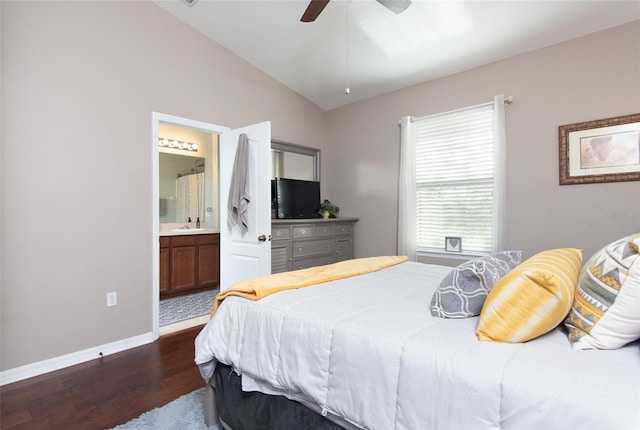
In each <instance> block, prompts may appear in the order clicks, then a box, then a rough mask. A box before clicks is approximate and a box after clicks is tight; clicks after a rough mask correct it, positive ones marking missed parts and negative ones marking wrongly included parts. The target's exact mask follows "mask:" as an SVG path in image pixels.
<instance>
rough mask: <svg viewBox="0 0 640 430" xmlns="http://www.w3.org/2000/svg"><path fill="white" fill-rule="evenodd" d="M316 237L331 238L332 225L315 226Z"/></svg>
mask: <svg viewBox="0 0 640 430" xmlns="http://www.w3.org/2000/svg"><path fill="white" fill-rule="evenodd" d="M315 233H316V237H323V236H333V224H332V225H317V226H316V232H315Z"/></svg>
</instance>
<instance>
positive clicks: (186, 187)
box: [176, 173, 204, 222]
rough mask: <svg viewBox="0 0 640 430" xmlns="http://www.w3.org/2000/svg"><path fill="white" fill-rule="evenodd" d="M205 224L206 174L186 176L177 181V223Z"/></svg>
mask: <svg viewBox="0 0 640 430" xmlns="http://www.w3.org/2000/svg"><path fill="white" fill-rule="evenodd" d="M198 217H200V221H202V222H204V173H193V174H190V175H184V176H181V177H179V178H178V179H177V180H176V221H177V222H187V221H188V220H189V218H191V221H192V222H196V219H197V218H198Z"/></svg>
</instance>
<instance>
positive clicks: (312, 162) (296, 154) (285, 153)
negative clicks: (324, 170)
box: [271, 140, 320, 181]
mask: <svg viewBox="0 0 640 430" xmlns="http://www.w3.org/2000/svg"><path fill="white" fill-rule="evenodd" d="M276 177H277V178H289V179H303V180H306V181H320V150H319V149H316V148H309V147H306V146H301V145H295V144H293V143H287V142H282V141H278V140H272V141H271V179H275V178H276Z"/></svg>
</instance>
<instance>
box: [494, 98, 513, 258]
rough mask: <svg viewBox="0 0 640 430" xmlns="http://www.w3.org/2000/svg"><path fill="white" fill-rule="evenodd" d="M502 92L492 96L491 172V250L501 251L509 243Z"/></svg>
mask: <svg viewBox="0 0 640 430" xmlns="http://www.w3.org/2000/svg"><path fill="white" fill-rule="evenodd" d="M504 117H505V97H504V94H500V95H497V96H495V97H494V98H493V118H494V123H493V133H494V140H495V146H494V151H495V153H494V157H495V158H494V161H493V166H494V173H493V187H494V191H493V219H494V220H493V235H492V244H491V248H492V251H493V252H496V251H502V250H505V249H506V248H507V246H508V245H509V237H508V233H509V230H508V227H509V226H508V223H507V142H506V131H505V128H506V126H505V118H504Z"/></svg>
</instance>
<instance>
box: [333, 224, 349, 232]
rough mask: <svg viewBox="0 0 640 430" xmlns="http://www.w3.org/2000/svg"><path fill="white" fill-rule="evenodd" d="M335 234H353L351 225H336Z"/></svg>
mask: <svg viewBox="0 0 640 430" xmlns="http://www.w3.org/2000/svg"><path fill="white" fill-rule="evenodd" d="M335 234H351V223H350V222H344V223H336V225H335Z"/></svg>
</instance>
